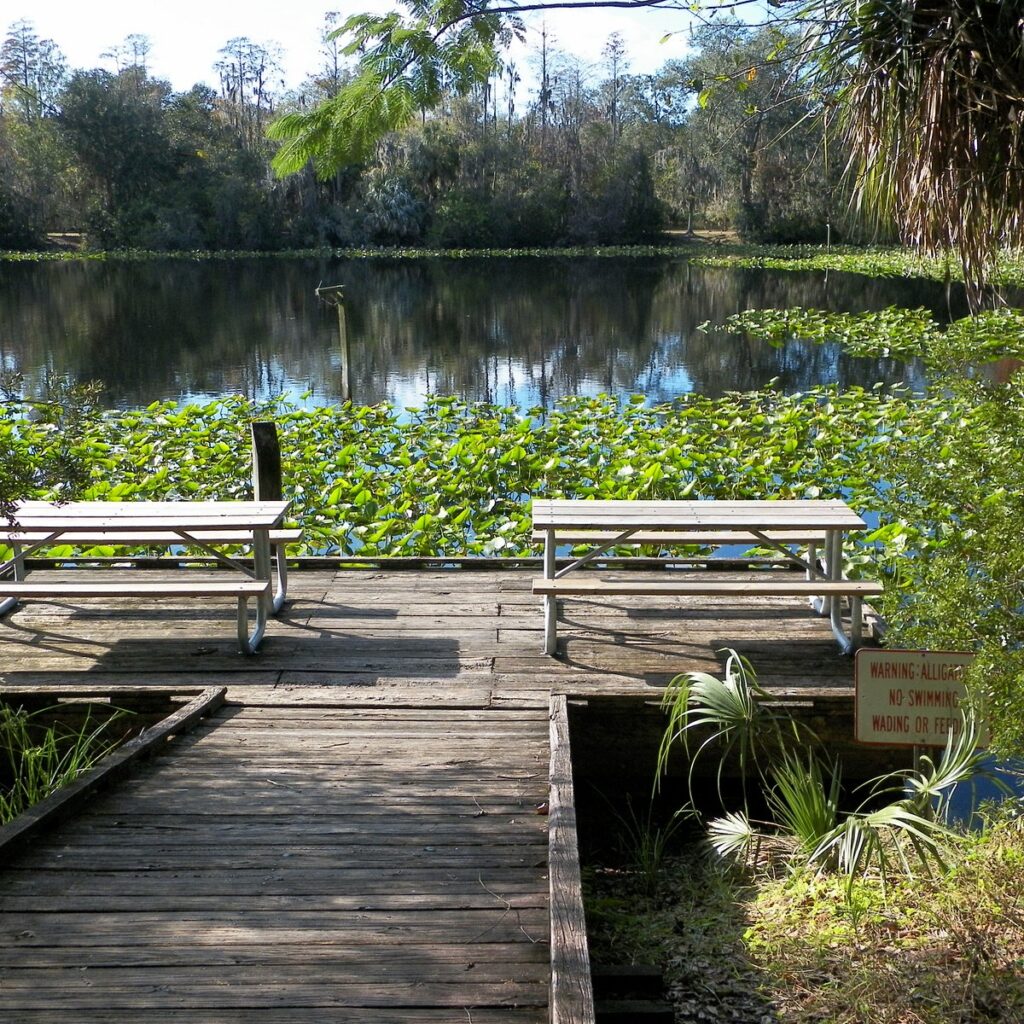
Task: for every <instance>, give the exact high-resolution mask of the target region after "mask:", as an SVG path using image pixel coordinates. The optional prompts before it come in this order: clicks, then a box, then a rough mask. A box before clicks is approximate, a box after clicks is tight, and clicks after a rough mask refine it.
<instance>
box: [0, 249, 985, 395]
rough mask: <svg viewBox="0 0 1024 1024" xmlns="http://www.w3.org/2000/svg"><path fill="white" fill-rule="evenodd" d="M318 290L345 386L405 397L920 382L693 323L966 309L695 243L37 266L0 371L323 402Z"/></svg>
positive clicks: (335, 388)
mask: <svg viewBox="0 0 1024 1024" xmlns="http://www.w3.org/2000/svg"><path fill="white" fill-rule="evenodd" d="M321 283H323V284H341V285H343V286H344V289H345V304H346V311H347V322H348V329H349V337H350V342H351V352H352V363H351V367H350V372H351V379H352V391H353V397H354V399H355V400H356V401H358V402H361V403H375V402H381V401H385V400H388V401H392V402H395V403H397V404H399V405H409V404H416V402H417V401H418V400H419V399H421V398H422V396H423V395H424V394H427V393H433V394H456V395H460V396H462V397H464V398H466V399H470V400H473V399H482V400H487V401H492V402H498V403H501V404H509V405H517V406H519V407H520V408H522V409H527V408H530V407H531V406H535V405H541V406H545V407H549V406H550V405H551V404H552V403H553V402H555V401H557V400H558V399H559V398H560V397H562V396H564V395H572V394H582V395H587V394H596V393H598V392H602V391H605V392H610V393H613V394H623V395H625V394H632V393H639V394H644V395H646V396H647V397H648V398H649V399H651V400H652V401H659V400H667V399H671V398H674V397H676V396H678V395H680V394H683V393H686V392H689V391H697V392H700V393H703V394H705V395H709V396H716V395H720V394H722V393H723V392H725V391H735V390H741V391H742V390H748V389H752V388H759V387H762V386H764V385H765V384H767V383H768V382H769V381H770V380H773V379H777V381H778V385H777V386H778V387H779V388H780V389H782V390H784V391H787V392H793V391H802V390H805V389H806V388H809V387H811V386H813V385H814V384H819V383H833V382H834V383H837V384H839V385H840V386H847V385H855V384H859V385H864V386H870V385H872V384H874V383H875V382H877V381H881V382H883V383H885V384H893V383H897V382H905V383H907V384H908V385H910V386H911V387H913V388H921V387H923V385H924V377H923V372H922V369H921V367H920V366H918V365H916V364H904V363H901V362H898V361H896V360H890V359H855V358H852V357H849V356H847V355H845V354H843V353H842V352H841V351H840V350H839V348H838V346H836V345H815V344H811V343H805V342H793V343H789V344H787V345H785V346H783V347H782V348H772V347H771V346H769V345H767V344H764V343H761V342H756V341H751V340H749V339H746V338H743V337H735V336H730V335H726V334H723V333H721V332H718V331H709V332H703V331H700V330H698V325H699V324H701V323H703V322H705V321H709V320H710V321H711V322H713V323H717V322H721V321H722V320H724V319H725V317H727V316H728V315H729V314H730V313H735V312H737V311H739V310H743V309H757V308H772V307H774V308H785V307H790V306H813V307H816V308H821V309H830V310H841V311H857V310H875V309H881V308H883V307H885V306H889V305H900V306H911V307H913V306H925V307H927V308H929V309H930V310H932V311H933V313H934V315H935V316H936V318H937V319H940V320H945V319H946V318H948V317H949V316H950V314H952V316H954V317H959V316H963V315H966V312H967V310H966V305H965V303H964V302H963V299H962V297H960V296H955V297H954V299H953V300H952V305H953V308H952V309H950V307H949V305H948V304H947V297H946V293H945V289H944V287H943V286H942V285H939V284H937V283H934V282H929V281H909V280H880V279H871V278H866V277H862V276H859V275H852V274H838V273H832V274H830V275H825V274H823V273H813V272H797V273H789V272H782V271H764V270H740V269H718V268H699V267H692V266H690V265H689V263H688V262H687V261H686V259H685V256H680V257H678V258H666V257H649V258H648V257H637V258H597V257H575V258H569V257H527V256H524V257H516V258H500V259H499V258H489V259H488V258H467V259H458V260H455V259H383V258H374V259H358V260H327V259H324V260H301V259H284V258H265V259H238V260H210V261H204V262H186V261H182V260H170V259H167V260H151V261H142V262H130V261H125V262H118V261H114V260H107V261H102V262H101V261H96V262H92V261H73V262H60V263H38V264H35V263H28V262H26V263H9V264H6V265H5V267H4V273H3V277H2V278H0V365H3V366H6V367H7V368H10V369H20V370H22V371H23V372H25V374H26V376H27V377H28V378H29V379H30V380H32V379H33V378H36V379H38V378H40V377H41V376H42V375H43V374H44V373H45V372H47V371H50V372H53V371H56V372H61V373H66V374H70V375H71V376H72V377H74V378H77V379H79V380H90V379H97V380H101V381H103V383H104V384H105V385H106V396H105V400H106V403H107V404H108V405H110V406H113V407H122V408H123V407H131V406H138V405H146V404H148V403H150V402H152V401H154V400H156V399H165V398H172V399H187V398H189V397H207V396H215V395H222V394H231V393H239V394H244V395H246V396H248V397H266V396H269V395H275V394H281V393H286V394H290V395H293V396H297V395H299V394H301V393H302V392H305V391H310V392H312V398H311V399H310V401H312V402H313V403H316V404H330V403H333V402H337V401H338V400H339V396H340V353H339V351H338V345H337V320H336V316H335V313H334V311H333V310H332V309H330V308H328V307H327V306H325V305H324V304H322V303H320V302H318V300H317V299H316V297H315V295H314V289H315V288H316V287H317V285H318V284H321Z"/></svg>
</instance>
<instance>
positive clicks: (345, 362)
mask: <svg viewBox="0 0 1024 1024" xmlns="http://www.w3.org/2000/svg"><path fill="white" fill-rule="evenodd" d="M343 290H344V286H343V285H340V284H329V285H320V286H318V287H317V289H316V297H317V298H318V299H323V301H324V302H326V303H327V304H328V305H329V306H334V307H335V308H336V309H337V311H338V345H339V351H340V352H341V400H342V401H343V402H351V401H352V382H351V379H350V377H349V364H350V362H351V359H350V356H351V353H350V352H349V344H348V324H347V323H346V322H345V297H344V295H343V294H342V293H343Z"/></svg>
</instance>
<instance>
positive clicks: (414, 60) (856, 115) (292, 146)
mask: <svg viewBox="0 0 1024 1024" xmlns="http://www.w3.org/2000/svg"><path fill="white" fill-rule="evenodd" d="M675 6H676V4H675V3H674V2H671V0H583V2H579V3H577V2H574V0H548V2H536V3H531V2H526V3H521V2H517V0H406V2H405V7H406V9H407V10H408V11H409V14H408V16H402V15H401V14H398V13H392V14H387V15H379V16H378V15H356V16H354V17H352V18H349V19H348V20H347V21H346V22H345V23H344V24H343V25H342V26H341V27H340V28H339V29H338V35H339V37H347V38H348V40H349V41H348V42H347V43H346V45H345V48H344V49H345V52H346V53H349V54H352V55H359V65H358V71H357V73H356V75H355V77H354V79H353V81H352V82H351V83H350V84H349V85H348V86H347V87H345V88H343V89H342V90H341V91H340V92H339V93H338V95H337V96H336V97H334V98H332V99H331V100H329V101H327V102H325V103H324V104H321V106H320V107H318V108H317V109H316V110H314V111H310V112H308V113H304V114H289V115H287V116H286V117H284V118H281V119H279V120H278V121H277V122H275V123H274V125H272V127H271V134H272V135H273V137H274V138H277V139H279V140H281V141H282V143H283V145H282V147H281V149H280V151H279V152H278V154H277V157H276V158H275V162H274V167H275V169H276V171H277V172H278V173H279V174H282V175H285V174H289V173H294V172H296V171H298V170H300V169H301V168H302V167H303V166H305V164H306V163H307V162H308V161H310V160H312V161H313V162H314V164H315V165H316V167H317V171H318V173H319V174H321V175H324V176H327V175H329V174H330V173H331V172H332V171H333V169H334V168H336V167H338V166H341V165H344V164H347V163H352V162H359V161H360V160H362V159H364V158H365V157H366V155H367V154H368V153H369V152H370V151H371V150H372V147H373V145H374V144H375V142H376V140H377V139H379V138H380V137H381V136H382V135H383V134H385V133H386V132H388V131H392V130H394V129H396V128H400V127H403V126H404V125H406V124H408V122H409V120H410V119H411V117H412V116H413V115H414V114H415V113H416V111H418V110H421V109H429V108H432V107H433V106H435V105H436V104H437V102H438V101H439V99H440V97H441V95H442V93H443V92H444V90H445V89H450V90H452V91H454V92H456V93H465V92H466V91H468V89H469V88H471V87H472V85H473V84H475V83H478V82H481V81H483V80H485V79H486V78H487V77H488V76H490V75H491V74H492V73H493V70H494V67H495V64H496V61H497V55H496V48H497V47H498V46H499V45H500V43H501V42H502V40H503V39H505V38H507V37H508V34H509V33H510V32H514V31H517V30H521V23H520V22H519V20H518V19H519V17H520V15H522V14H523V13H525V12H527V11H535V10H544V9H547V8H551V7H580V8H592V7H627V8H641V7H675ZM728 6H729V8H730V10H733V9H736V8H744V7H746V8H749V9H750V10H751V11H757V16H758V17H769V18H771V19H772V20H773V21H776V22H779V23H782V24H784V25H788V27H789V28H790V29H791V30H792V33H799V35H800V36H801V38H802V43H801V45H797V46H794V45H788V46H780V45H778V44H773V45H772V46H771V47H770V49H769V50H768V52H767V53H766V54H765V56H764V58H763V59H762V60H761V61H760V62H759V64H760V66H762V67H766V66H781V65H782V64H786V66H787V67H788V71H787V72H786V74H787V75H788V77H789V78H790V79H791V80H794V81H795V80H799V81H800V82H801V83H802V86H803V88H804V89H805V90H806V92H807V95H808V96H809V97H811V98H812V100H813V102H816V103H818V104H819V105H821V107H822V109H824V108H826V107H827V106H828V105H830V104H833V103H837V104H839V105H840V107H841V109H842V110H843V112H844V115H845V117H844V123H845V130H846V132H847V135H848V138H849V139H850V141H851V144H852V146H853V153H854V167H855V169H856V175H855V179H854V184H855V188H856V192H857V195H858V197H859V199H860V201H861V203H862V205H863V206H865V207H866V208H870V209H873V210H874V211H875V212H876V215H877V216H879V217H883V218H884V217H885V216H891V217H892V218H893V219H894V220H895V222H896V223H897V225H898V226H899V229H900V231H901V233H902V235H903V237H904V239H905V241H907V242H909V243H911V244H915V245H918V246H920V247H922V248H925V249H930V250H934V249H938V248H940V247H944V246H952V247H954V248H955V249H956V250H957V251H958V252H959V254H960V259H961V263H962V265H963V269H964V274H965V277H966V279H967V283H968V287H969V289H970V290H971V294H972V296H973V298H974V301H975V303H977V302H978V300H979V296H980V289H981V287H982V283H983V281H984V278H985V275H986V272H987V271H988V269H989V268H990V267H991V264H992V261H993V259H994V257H995V253H996V251H997V249H998V247H999V246H1001V245H1021V244H1024V214H1022V213H1021V211H1022V210H1024V117H1022V115H1021V107H1022V96H1024V88H1022V85H1024V72H1022V69H1021V60H1020V55H1021V52H1022V51H1024V0H892V2H889V3H871V4H865V3H863V2H862V0H776V2H775V3H773V4H771V5H769V6H768V13H766V12H765V8H764V7H763V6H762V5H761V4H759V3H755V0H737V2H736V3H735V4H731V5H728ZM792 33H791V34H792ZM753 67H754V66H753V65H752V66H751V68H749V69H748V71H749V70H751V69H752V68H753ZM735 81H736V82H737V83H738V84H740V85H742V82H743V80H742V79H736V80H735Z"/></svg>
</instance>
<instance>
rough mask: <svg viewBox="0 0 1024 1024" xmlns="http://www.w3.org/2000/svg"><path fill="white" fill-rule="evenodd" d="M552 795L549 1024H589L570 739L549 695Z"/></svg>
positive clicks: (563, 708) (561, 704) (563, 707)
mask: <svg viewBox="0 0 1024 1024" xmlns="http://www.w3.org/2000/svg"><path fill="white" fill-rule="evenodd" d="M550 784H551V796H550V800H549V803H548V877H549V879H550V883H549V884H550V887H551V911H550V912H551V1001H550V1004H549V1006H550V1020H551V1024H594V990H593V985H592V983H591V980H590V952H589V949H588V946H587V925H586V918H585V915H584V911H583V886H582V882H581V879H580V851H579V842H578V838H577V832H576V799H575V794H574V790H573V779H572V750H571V747H570V742H569V708H568V701H567V699H566V697H565V696H564V695H563V694H556V695H554V696H553V697H552V698H551V779H550Z"/></svg>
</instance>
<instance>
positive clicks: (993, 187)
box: [819, 0, 1024, 306]
mask: <svg viewBox="0 0 1024 1024" xmlns="http://www.w3.org/2000/svg"><path fill="white" fill-rule="evenodd" d="M827 27H828V29H829V33H830V34H829V36H828V37H827V38H826V39H825V41H824V47H823V50H822V56H821V58H820V60H819V66H820V67H821V68H822V69H823V74H824V75H825V76H830V77H832V78H835V77H837V76H839V77H842V78H843V79H844V80H846V81H847V82H848V84H847V85H845V87H844V88H843V90H842V92H841V94H840V95H841V100H842V104H841V108H840V109H841V112H842V115H843V118H844V121H845V124H846V129H847V132H848V136H849V139H850V142H851V145H852V148H853V156H854V160H855V166H856V171H857V189H858V195H859V196H860V199H861V202H862V204H863V205H864V207H865V208H866V209H868V210H870V211H872V212H873V213H874V215H875V216H876V218H880V219H884V220H890V219H891V220H892V221H894V222H895V223H896V224H897V225H898V226H899V230H900V234H901V235H902V238H903V240H904V242H906V243H907V244H910V245H914V246H917V247H918V248H921V249H924V250H926V251H929V252H939V251H942V250H948V249H952V250H954V251H956V252H957V253H958V254H959V256H960V261H961V264H962V267H963V272H964V277H965V280H966V281H967V284H968V288H969V291H970V294H971V298H972V301H973V304H974V305H975V306H977V305H978V304H979V303H980V302H981V299H982V285H983V282H984V281H985V280H986V278H987V277H988V276H989V274H990V273H991V270H992V269H993V261H994V258H995V255H996V253H997V252H998V250H999V248H1000V247H1002V246H1021V245H1024V59H1022V55H1024V2H1022V0H928V2H924V0H900V2H897V3H886V4H872V5H871V6H870V17H869V18H864V17H861V16H860V5H859V4H856V3H854V0H843V2H842V3H841V4H840V5H839V8H838V12H837V14H836V15H834V20H833V22H832V23H831V24H830V25H828V26H827Z"/></svg>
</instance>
